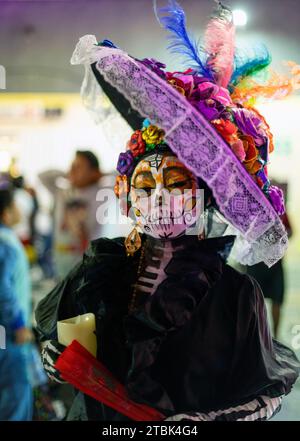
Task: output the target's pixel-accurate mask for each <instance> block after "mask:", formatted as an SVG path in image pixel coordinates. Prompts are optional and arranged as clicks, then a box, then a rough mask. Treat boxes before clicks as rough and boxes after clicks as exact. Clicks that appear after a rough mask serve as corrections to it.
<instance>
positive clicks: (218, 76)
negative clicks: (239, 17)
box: [205, 2, 235, 87]
mask: <svg viewBox="0 0 300 441" xmlns="http://www.w3.org/2000/svg"><path fill="white" fill-rule="evenodd" d="M234 46H235V26H234V23H233V17H232V12H231V10H230V9H228V8H226V7H225V6H223V5H222V4H221V2H218V8H217V11H216V14H215V15H214V16H213V17H212V18H211V19H210V21H209V23H208V25H207V28H206V32H205V51H206V52H207V53H208V55H209V56H208V61H207V65H208V67H209V68H210V69H211V70H212V71H213V73H214V78H215V81H216V83H217V84H218V85H219V86H222V87H227V86H228V84H229V81H230V78H231V76H232V72H233V60H234Z"/></svg>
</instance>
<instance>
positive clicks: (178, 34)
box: [154, 0, 213, 79]
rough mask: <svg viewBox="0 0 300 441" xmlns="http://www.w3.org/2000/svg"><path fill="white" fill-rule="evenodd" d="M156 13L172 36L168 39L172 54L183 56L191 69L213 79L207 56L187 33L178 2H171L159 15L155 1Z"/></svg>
mask: <svg viewBox="0 0 300 441" xmlns="http://www.w3.org/2000/svg"><path fill="white" fill-rule="evenodd" d="M154 12H155V15H156V18H157V20H158V22H159V23H160V24H161V25H162V26H163V27H164V28H165V29H166V30H167V31H169V32H170V34H171V35H169V37H168V39H169V40H170V44H169V46H168V49H169V50H170V51H171V52H172V53H176V54H180V55H183V56H184V58H185V59H186V61H188V62H189V67H192V68H194V69H195V70H196V71H197V72H198V73H200V74H201V75H203V76H205V77H207V78H209V79H213V75H212V72H211V70H210V69H209V68H208V67H206V66H205V64H206V58H207V54H206V53H205V52H204V51H203V49H201V47H200V46H199V45H198V44H197V42H196V41H195V40H194V39H193V38H192V37H191V36H190V35H189V33H188V32H187V29H186V18H185V13H184V10H183V9H182V8H181V6H180V5H179V4H178V3H177V1H176V0H169V5H168V6H167V7H165V8H162V9H160V10H159V13H158V12H157V8H156V2H155V1H154ZM163 14H165V15H163Z"/></svg>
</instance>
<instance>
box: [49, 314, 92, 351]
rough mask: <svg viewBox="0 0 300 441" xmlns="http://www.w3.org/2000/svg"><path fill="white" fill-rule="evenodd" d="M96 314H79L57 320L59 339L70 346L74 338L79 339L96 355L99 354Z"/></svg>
mask: <svg viewBox="0 0 300 441" xmlns="http://www.w3.org/2000/svg"><path fill="white" fill-rule="evenodd" d="M95 330H96V321H95V315H94V314H92V313H88V314H83V315H78V316H77V317H72V318H69V319H67V320H61V321H59V322H57V336H58V341H59V343H61V344H62V345H64V346H68V345H70V344H71V343H72V341H73V340H77V341H78V342H79V343H80V344H81V345H82V346H84V347H85V349H87V350H88V351H89V352H90V353H91V354H92V355H94V357H96V355H97V338H96V334H95V332H94V331H95Z"/></svg>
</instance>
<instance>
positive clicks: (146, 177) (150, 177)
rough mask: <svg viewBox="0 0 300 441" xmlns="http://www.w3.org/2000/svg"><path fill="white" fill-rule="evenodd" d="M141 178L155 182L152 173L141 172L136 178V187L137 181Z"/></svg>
mask: <svg viewBox="0 0 300 441" xmlns="http://www.w3.org/2000/svg"><path fill="white" fill-rule="evenodd" d="M138 178H140V179H151V180H152V181H153V180H154V178H153V175H152V173H151V172H150V171H145V170H141V171H139V172H138V173H137V174H136V175H135V177H134V185H135V184H136V180H137V179H138Z"/></svg>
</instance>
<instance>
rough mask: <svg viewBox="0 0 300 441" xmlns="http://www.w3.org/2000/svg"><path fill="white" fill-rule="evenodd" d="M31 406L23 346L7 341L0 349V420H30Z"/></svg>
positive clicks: (30, 393)
mask: <svg viewBox="0 0 300 441" xmlns="http://www.w3.org/2000/svg"><path fill="white" fill-rule="evenodd" d="M32 408H33V395H32V387H31V384H30V382H29V378H28V374H27V368H26V358H25V351H24V347H22V346H20V345H15V344H13V343H9V342H8V343H7V347H6V349H0V421H31V420H32V410H33V409H32Z"/></svg>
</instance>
